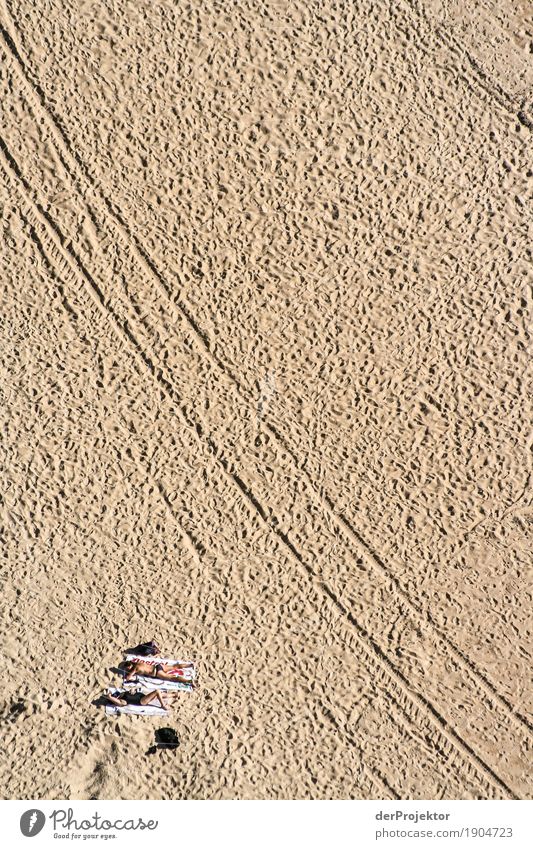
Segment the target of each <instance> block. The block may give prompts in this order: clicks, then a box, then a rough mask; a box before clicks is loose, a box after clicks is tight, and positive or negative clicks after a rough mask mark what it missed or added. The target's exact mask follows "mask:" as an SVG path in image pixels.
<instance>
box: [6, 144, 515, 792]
mask: <svg viewBox="0 0 533 849" xmlns="http://www.w3.org/2000/svg"><path fill="white" fill-rule="evenodd" d="M0 149H1V159H2V165H3V168H4V170H5V172H6V175H7V176H8V178H9V179H10V181H11V182H12V183H14V185H15V187H16V188H17V190H18V191H19V194H20V195H21V196H22V199H23V202H24V203H25V204H26V206H28V207H29V209H30V213H31V215H32V216H33V218H34V219H35V220H36V221H37V223H38V225H39V226H40V227H41V229H42V230H43V231H44V233H45V234H46V235H47V236H48V238H49V240H50V242H51V243H52V245H53V246H54V248H55V250H56V251H57V252H58V254H59V255H60V257H61V259H62V261H63V262H64V263H65V264H66V265H67V266H68V267H69V268H70V270H71V271H72V273H73V274H74V276H75V277H76V278H77V279H78V281H79V282H80V284H81V285H82V286H84V287H85V288H87V289H88V291H89V293H90V294H91V297H92V300H93V302H94V303H95V305H96V306H97V308H98V310H100V311H101V312H102V314H103V315H104V316H105V317H106V318H107V320H108V321H110V323H111V325H112V326H113V329H114V332H115V334H116V335H117V336H118V338H119V339H120V340H121V341H122V342H125V343H126V345H127V346H130V347H133V349H134V351H135V353H136V354H137V355H138V356H139V357H140V358H141V360H142V362H143V364H144V366H145V367H146V368H147V369H148V371H149V372H150V374H151V376H152V377H153V378H155V380H156V381H157V383H158V384H159V385H160V386H161V387H162V388H163V391H164V394H165V395H166V396H167V397H169V398H170V399H171V400H172V401H173V403H174V404H176V407H177V412H178V416H179V418H180V420H181V422H182V423H183V424H184V425H186V428H187V430H188V431H189V432H190V433H191V434H192V435H193V438H194V439H195V440H196V442H197V443H198V444H199V446H200V448H201V450H202V451H203V450H205V448H206V445H207V448H208V452H209V453H210V454H211V456H212V457H214V459H215V460H216V462H217V463H218V465H219V466H220V468H221V469H222V471H223V473H224V475H225V476H226V478H227V479H228V481H229V482H230V484H232V485H233V486H236V487H237V488H238V489H239V490H240V492H241V493H242V495H243V497H244V500H245V502H247V503H248V504H249V505H250V506H251V508H252V511H253V512H255V514H256V515H257V516H259V518H260V520H261V522H262V523H263V524H264V526H265V527H266V528H267V529H268V530H269V531H272V532H274V533H275V534H276V535H277V536H278V538H279V539H280V540H281V542H282V543H283V545H284V547H285V549H286V550H287V552H288V555H289V559H290V560H291V561H292V562H293V564H294V565H296V566H297V567H299V568H302V569H303V570H304V571H305V572H306V573H307V576H308V578H309V579H310V580H311V581H312V582H313V583H315V584H317V585H318V587H319V589H321V591H322V592H323V593H324V594H326V595H327V596H329V598H330V599H331V600H332V601H333V603H334V605H335V606H336V607H337V609H338V610H339V611H340V613H341V614H342V616H343V617H344V618H345V619H346V620H347V622H348V623H349V624H350V625H351V626H352V628H353V630H354V633H355V636H356V641H357V642H358V644H359V647H360V649H361V650H362V651H363V653H364V655H365V657H366V658H367V661H368V662H369V663H370V666H371V667H372V666H373V665H377V666H378V667H380V668H381V669H382V670H384V671H385V672H386V673H387V675H388V677H389V678H390V680H391V683H392V684H393V685H394V686H395V688H396V689H398V690H399V691H400V692H401V693H402V694H403V695H405V696H407V697H408V698H409V699H410V700H411V702H412V703H413V705H414V706H415V707H418V708H419V709H420V710H421V711H423V712H424V713H425V714H426V716H427V717H428V719H429V720H430V722H431V723H432V724H433V725H434V726H435V728H436V729H437V731H438V732H439V733H440V734H441V735H442V736H443V737H444V739H445V740H446V741H447V742H448V743H449V744H450V745H452V746H454V747H455V748H456V749H457V750H458V751H459V752H460V753H461V754H462V755H463V757H464V758H465V759H466V760H467V761H469V762H470V764H471V766H472V767H474V768H475V769H477V771H478V772H480V773H481V774H482V775H484V777H485V780H487V781H489V783H492V784H496V785H497V786H498V787H499V788H500V790H502V791H503V792H504V793H505V794H506V795H507V796H509V797H510V798H513V799H517V798H518V796H517V795H516V794H515V793H514V791H513V790H512V789H511V788H510V787H509V786H508V785H507V783H506V782H505V781H504V780H503V779H502V778H501V777H500V776H499V775H498V774H497V773H496V772H495V771H494V770H493V769H492V768H491V767H490V766H489V765H488V764H487V763H486V762H485V761H484V760H483V759H482V758H481V757H480V756H479V755H478V754H477V753H476V751H475V750H474V749H473V748H472V746H470V745H469V744H468V743H467V742H466V741H465V740H464V739H463V738H462V737H461V736H460V735H459V734H458V733H457V731H456V730H455V729H454V728H453V727H452V726H451V725H450V724H449V722H448V721H447V720H446V718H445V717H444V716H443V715H442V714H441V713H440V712H439V711H438V710H437V709H436V708H435V707H434V705H433V704H432V703H431V702H430V701H429V700H428V699H427V698H426V697H424V696H423V695H422V694H421V693H419V692H417V691H416V690H414V689H413V688H412V686H411V684H410V682H409V681H408V679H407V678H406V677H405V676H404V674H403V673H402V672H400V671H399V670H398V669H397V668H396V667H395V666H394V664H393V663H392V662H391V660H390V659H389V657H388V656H387V655H386V653H385V652H384V651H383V650H382V649H381V648H380V647H379V646H378V645H377V644H376V642H375V641H374V640H373V638H372V636H371V634H369V633H368V632H367V631H366V629H365V628H364V627H363V626H362V625H361V624H360V623H359V622H358V621H357V619H356V618H355V616H354V615H353V614H352V613H351V611H350V610H348V608H346V606H345V605H344V603H343V602H342V600H341V599H340V598H339V597H338V596H337V594H336V593H335V592H334V591H333V590H332V589H331V588H330V587H329V586H328V585H327V584H326V583H325V582H324V581H321V580H320V579H319V577H318V576H317V575H316V573H315V572H314V570H313V568H312V567H311V566H310V565H309V564H308V563H306V562H305V560H304V558H303V557H302V555H301V554H300V552H299V551H298V550H297V548H296V547H295V546H294V545H293V543H292V542H291V541H290V539H289V538H288V536H287V534H286V533H284V532H283V531H282V530H281V529H280V527H279V522H277V521H276V520H275V517H273V520H269V518H268V513H267V511H266V510H265V509H264V508H263V506H262V504H261V503H260V502H259V501H258V499H257V498H256V496H255V495H254V493H253V491H252V490H251V489H250V488H248V487H247V486H246V484H245V483H244V482H243V480H242V478H241V477H240V476H239V475H238V474H237V472H236V471H235V470H234V469H233V468H232V467H231V466H230V464H229V462H228V460H227V459H226V458H225V457H224V455H223V453H222V452H221V451H220V449H219V448H218V447H217V445H216V444H215V442H214V441H213V439H212V438H211V437H209V435H205V434H204V432H203V429H202V427H201V425H200V424H199V423H198V422H195V421H194V420H193V419H191V418H190V416H189V414H188V413H187V411H186V410H185V409H184V408H183V407H182V406H181V402H182V399H181V398H180V397H179V396H178V394H177V393H176V391H175V389H174V387H173V385H172V382H171V381H169V380H168V378H166V377H165V376H164V374H163V369H162V368H156V365H155V363H154V359H153V356H151V353H150V352H148V353H147V352H146V351H145V350H144V349H143V348H142V346H141V345H140V343H139V342H138V341H137V339H136V337H135V335H134V334H133V332H132V330H131V329H130V327H129V325H128V322H127V320H126V321H121V319H120V318H119V317H118V316H117V315H116V313H115V312H114V311H113V309H112V307H111V306H110V305H109V304H108V303H107V302H106V299H105V295H104V293H103V292H102V290H101V289H100V287H99V286H98V284H97V283H96V281H95V280H94V279H93V277H92V276H91V274H90V272H89V271H88V270H87V269H86V268H85V266H84V265H83V263H82V262H81V260H80V259H79V257H78V256H77V255H76V253H75V251H74V248H73V247H72V245H71V244H70V243H68V242H67V240H66V239H65V237H64V236H63V234H62V233H61V231H60V230H59V228H58V227H57V225H56V224H55V222H54V221H53V220H52V218H51V216H50V215H49V214H48V213H47V212H45V211H44V210H43V209H42V208H41V206H40V205H39V204H38V203H37V202H36V201H35V200H34V199H33V198H32V195H34V194H35V193H34V191H33V189H32V187H31V186H30V185H29V184H28V183H27V181H26V179H25V178H24V177H23V175H22V173H21V171H20V168H19V167H18V165H17V163H16V160H15V159H14V157H13V156H12V154H11V153H10V152H9V150H8V148H7V146H6V145H5V142H4V141H3V140H2V141H0Z"/></svg>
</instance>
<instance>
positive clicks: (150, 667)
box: [121, 660, 194, 684]
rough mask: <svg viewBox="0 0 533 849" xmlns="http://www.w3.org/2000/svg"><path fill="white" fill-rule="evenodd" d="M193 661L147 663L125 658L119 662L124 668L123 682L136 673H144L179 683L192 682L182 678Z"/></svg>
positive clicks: (129, 679) (131, 678) (133, 676)
mask: <svg viewBox="0 0 533 849" xmlns="http://www.w3.org/2000/svg"><path fill="white" fill-rule="evenodd" d="M193 666H194V663H179V664H170V663H147V662H146V661H145V660H127V661H126V662H125V663H122V664H121V668H122V669H123V670H124V673H125V675H124V682H126V681H133V679H134V678H135V676H136V675H146V676H147V677H149V678H159V680H160V681H177V682H179V683H180V684H192V683H193V682H192V681H191V679H190V678H184V676H183V672H184V671H185V669H190V668H191V667H193Z"/></svg>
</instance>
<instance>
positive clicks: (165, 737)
mask: <svg viewBox="0 0 533 849" xmlns="http://www.w3.org/2000/svg"><path fill="white" fill-rule="evenodd" d="M155 742H156V745H157V746H158V748H160V749H177V748H178V746H179V744H180V738H179V737H178V735H177V734H176V732H175V731H174V729H173V728H158V729H157V731H156V732H155Z"/></svg>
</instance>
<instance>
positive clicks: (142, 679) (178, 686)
mask: <svg viewBox="0 0 533 849" xmlns="http://www.w3.org/2000/svg"><path fill="white" fill-rule="evenodd" d="M126 660H132V661H133V662H135V661H137V660H140V661H142V662H143V663H150V664H152V665H153V666H155V665H156V664H158V663H166V664H168V665H169V666H181V664H184V663H190V662H191V661H188V660H174V658H171V657H139V656H138V655H135V654H127V655H126ZM180 678H187V679H188V681H190V682H191V683H190V684H189V683H184V682H182V681H163V680H161V678H156V677H155V676H152V675H137V676H136V677H135V679H134V681H129V682H128V684H125V685H124V686H128V685H131V684H134V685H138V686H139V687H141V689H142V691H143V693H146V692H148V693H149V692H150V691H151V690H167V691H174V692H176V691H180V690H181V691H182V692H184V693H190V692H191V690H192V689H193V686H192V682H193V681H194V680H195V678H196V667H195V666H187V667H186V668H185V669H183V670H182V671H181V673H180ZM146 688H148V689H146Z"/></svg>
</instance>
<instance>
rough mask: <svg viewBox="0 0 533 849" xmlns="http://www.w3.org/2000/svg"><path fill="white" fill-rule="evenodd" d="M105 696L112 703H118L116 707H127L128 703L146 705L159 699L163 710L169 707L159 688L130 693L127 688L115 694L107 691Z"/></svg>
mask: <svg viewBox="0 0 533 849" xmlns="http://www.w3.org/2000/svg"><path fill="white" fill-rule="evenodd" d="M104 698H105V699H107V701H108V702H111V704H112V705H116V707H126V706H127V705H139V706H142V707H144V706H145V705H149V704H151V703H152V702H155V701H158V702H159V704H160V706H161V707H162V708H163V710H166V708H167V706H166V704H165V702H164V701H163V697H162V696H161V693H160V692H159V690H152V692H151V693H129V692H128V691H127V690H122V691H120V690H117V692H115V693H113V694H111V693H106V694H105V697H104Z"/></svg>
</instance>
